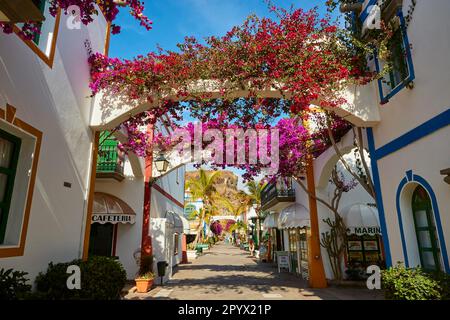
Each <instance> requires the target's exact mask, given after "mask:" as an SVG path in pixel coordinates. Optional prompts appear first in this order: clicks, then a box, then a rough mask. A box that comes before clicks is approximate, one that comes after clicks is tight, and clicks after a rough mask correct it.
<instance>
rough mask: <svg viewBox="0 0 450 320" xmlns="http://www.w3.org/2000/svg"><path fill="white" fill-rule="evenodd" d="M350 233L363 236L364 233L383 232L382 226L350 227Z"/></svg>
mask: <svg viewBox="0 0 450 320" xmlns="http://www.w3.org/2000/svg"><path fill="white" fill-rule="evenodd" d="M349 230H350V231H349V234H356V235H358V236H362V235H364V234H370V235H374V234H381V228H380V227H375V226H374V227H350V228H349Z"/></svg>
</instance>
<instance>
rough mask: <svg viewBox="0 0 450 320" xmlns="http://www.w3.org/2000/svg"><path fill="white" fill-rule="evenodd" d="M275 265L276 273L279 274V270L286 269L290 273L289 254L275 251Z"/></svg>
mask: <svg viewBox="0 0 450 320" xmlns="http://www.w3.org/2000/svg"><path fill="white" fill-rule="evenodd" d="M276 255H277V264H278V272H281V269H287V270H289V272H291V261H290V258H289V252H287V251H277V252H276Z"/></svg>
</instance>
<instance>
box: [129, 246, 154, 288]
mask: <svg viewBox="0 0 450 320" xmlns="http://www.w3.org/2000/svg"><path fill="white" fill-rule="evenodd" d="M152 270H153V256H152V255H147V256H142V257H141V259H140V266H139V272H138V275H137V276H136V278H135V279H134V280H135V281H136V288H137V291H138V292H139V293H146V292H147V291H148V290H149V289H150V288H151V287H152V285H153V279H154V278H155V275H154V274H153V272H152Z"/></svg>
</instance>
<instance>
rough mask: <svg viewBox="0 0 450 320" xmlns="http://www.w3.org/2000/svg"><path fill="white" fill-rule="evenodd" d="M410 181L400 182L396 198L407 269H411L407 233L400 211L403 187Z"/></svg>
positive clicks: (405, 179) (404, 179) (403, 180)
mask: <svg viewBox="0 0 450 320" xmlns="http://www.w3.org/2000/svg"><path fill="white" fill-rule="evenodd" d="M409 172H411V174H412V171H409ZM407 174H408V173H407ZM411 178H412V177H411ZM408 181H411V180H409V179H407V178H406V177H405V178H403V179H402V181H401V182H400V184H399V186H398V188H397V196H396V200H395V203H396V205H397V218H398V226H399V228H400V238H401V240H402V250H403V258H404V259H405V267H407V268H409V259H408V251H407V250H406V239H405V232H404V231H403V220H402V212H401V210H400V196H401V194H402V191H403V187H404V186H405V185H406V184H407V183H408Z"/></svg>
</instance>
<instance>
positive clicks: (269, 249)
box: [262, 211, 284, 263]
mask: <svg viewBox="0 0 450 320" xmlns="http://www.w3.org/2000/svg"><path fill="white" fill-rule="evenodd" d="M278 216H279V214H278V213H276V212H273V211H272V212H269V213H268V215H267V216H266V217H265V219H264V222H263V224H262V227H263V230H264V237H263V243H262V245H263V246H264V247H265V248H264V251H265V252H266V256H265V260H267V261H268V262H272V261H273V262H275V263H276V258H275V252H277V251H282V250H283V249H284V245H283V234H282V231H281V230H280V229H279V228H278Z"/></svg>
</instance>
